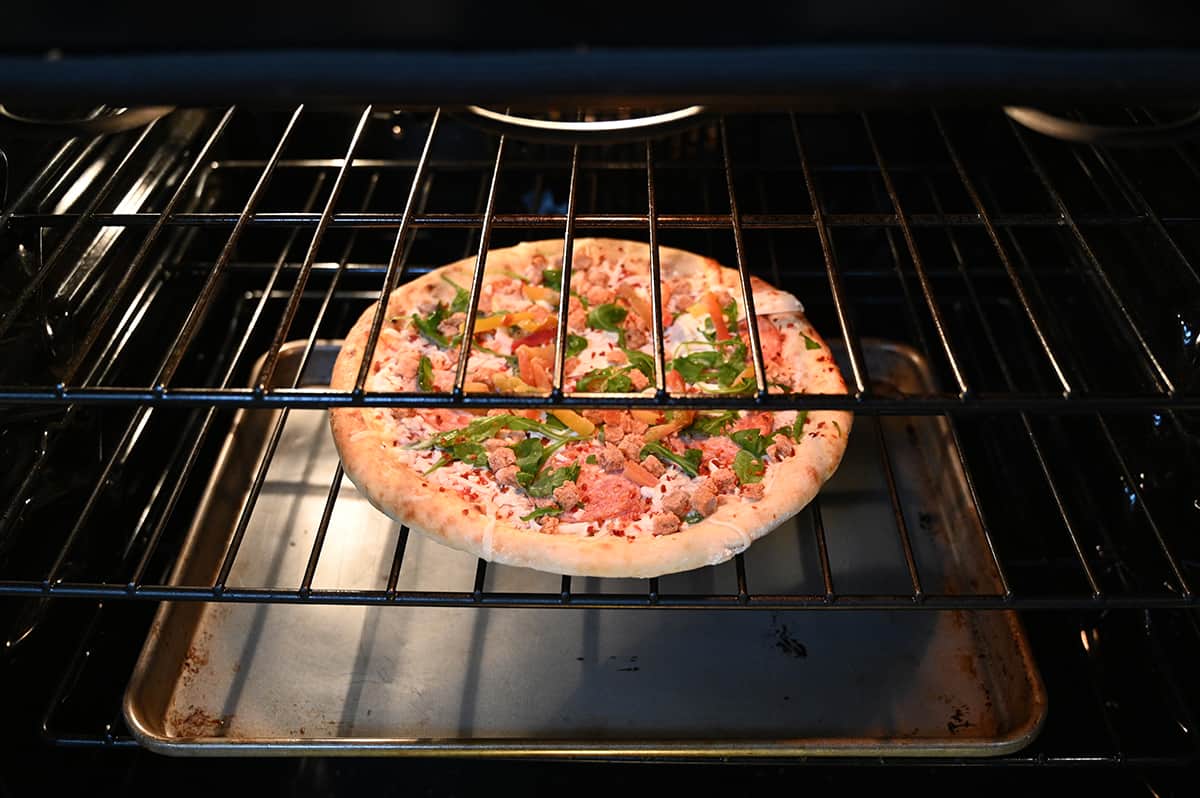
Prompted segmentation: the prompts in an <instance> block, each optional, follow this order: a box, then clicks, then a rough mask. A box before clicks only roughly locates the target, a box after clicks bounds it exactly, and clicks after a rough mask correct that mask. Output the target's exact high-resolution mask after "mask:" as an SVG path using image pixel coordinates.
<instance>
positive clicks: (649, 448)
mask: <svg viewBox="0 0 1200 798" xmlns="http://www.w3.org/2000/svg"><path fill="white" fill-rule="evenodd" d="M648 455H654V456H655V457H657V458H658V459H659V460H664V461H666V462H668V463H673V464H674V465H676V466H678V467H679V468H680V469H682V470H683V472H684V473H685V474H687V475H688V476H690V477H698V476H700V459H701V458H702V457H703V456H704V453H703V452H701V451H700V450H699V449H686V450H684V453H683V455H682V456H680V455H677V454H675V452H673V451H671V450H670V449H668V448H667V447H666V446H663V445H662V444H661V443H659V442H657V441H654V442H652V443H647V444H646V445H645V446H643V447H642V451H641V452H639V453H638V458H644V457H647V456H648Z"/></svg>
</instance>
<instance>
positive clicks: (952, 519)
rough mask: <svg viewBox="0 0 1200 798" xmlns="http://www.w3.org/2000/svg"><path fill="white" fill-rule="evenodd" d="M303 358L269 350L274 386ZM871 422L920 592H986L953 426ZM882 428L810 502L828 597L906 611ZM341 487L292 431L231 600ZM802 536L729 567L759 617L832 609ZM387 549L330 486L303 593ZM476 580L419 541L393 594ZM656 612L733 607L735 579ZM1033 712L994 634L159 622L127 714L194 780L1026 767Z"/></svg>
mask: <svg viewBox="0 0 1200 798" xmlns="http://www.w3.org/2000/svg"><path fill="white" fill-rule="evenodd" d="M337 349H338V347H337V345H336V344H335V343H331V344H322V345H320V346H319V347H318V348H317V350H316V351H315V352H314V354H313V357H312V358H311V362H310V364H309V367H308V369H307V372H306V374H305V375H304V379H303V383H304V384H306V385H320V384H322V383H323V382H324V381H325V380H326V379H327V378H328V375H329V373H330V369H331V366H332V363H333V359H334V357H335V356H336V354H337ZM300 351H301V349H300V346H299V345H289V346H287V347H286V348H285V349H284V351H283V358H282V359H281V367H280V369H279V371H278V374H279V375H280V376H279V379H290V377H291V374H294V370H295V368H296V367H297V365H298V360H299V354H300ZM864 354H865V356H866V359H867V363H868V367H869V370H870V373H871V375H872V377H873V378H874V379H876V380H877V381H881V382H883V383H891V384H892V385H895V386H896V387H898V388H900V389H902V390H904V391H919V390H922V389H928V388H930V387H931V386H930V379H929V376H928V372H927V370H926V368H925V366H924V364H923V362H922V361H921V359H920V358H919V357H918V356H917V355H916V354H915V353H914V352H913V351H911V350H909V349H907V348H904V347H901V346H897V345H892V344H887V343H882V342H871V343H869V345H868V346H867V347H866V350H865V353H864ZM289 372H291V373H290V374H289ZM881 387H886V386H881ZM277 412H278V411H256V410H247V411H242V412H241V413H240V414H239V417H238V419H237V421H236V423H235V425H234V428H233V430H232V431H231V433H230V436H229V439H228V441H227V442H226V446H225V449H224V451H223V453H222V456H221V459H220V461H219V463H218V465H217V468H216V469H215V471H214V473H213V475H212V480H211V482H210V484H209V488H208V491H207V493H206V496H205V498H204V500H203V503H202V506H201V508H200V510H199V513H198V515H197V518H196V521H195V524H194V525H193V527H192V529H191V530H190V532H189V536H188V540H187V542H186V544H185V548H184V550H183V552H182V554H181V556H180V560H179V563H178V565H177V568H176V570H175V573H174V575H173V577H172V582H173V583H174V584H211V583H212V580H213V578H214V576H215V574H216V570H217V568H218V565H219V562H220V557H221V555H222V553H223V551H224V547H225V544H226V543H227V542H228V540H229V536H230V534H231V533H232V531H233V528H234V525H235V523H236V520H237V514H238V511H239V509H240V507H241V505H242V501H243V499H244V498H245V495H246V492H247V490H248V488H249V485H250V482H251V478H252V474H253V469H254V467H255V466H256V464H257V462H258V460H259V457H260V455H261V453H262V450H263V447H264V445H265V442H266V438H267V435H268V434H269V429H270V427H271V424H272V423H273V422H274V420H275V419H276V418H277ZM881 423H882V424H883V430H884V434H885V437H886V440H887V443H888V447H889V449H890V453H891V457H892V462H893V467H894V470H895V476H896V480H897V487H898V489H899V491H900V494H901V498H902V500H903V505H904V508H905V513H906V521H907V523H908V529H909V532H910V534H911V535H912V539H913V545H914V549H915V554H916V559H917V564H918V567H919V570H920V575H921V578H922V580H923V583H924V585H925V588H926V590H928V591H931V592H955V591H961V592H965V591H968V590H969V591H971V592H979V591H987V590H989V589H994V590H996V591H997V592H998V591H999V587H998V586H996V585H995V577H994V575H993V574H992V572H991V570H990V566H989V562H990V561H989V559H988V554H987V551H986V548H985V542H984V540H983V536H982V532H981V529H980V526H979V521H978V518H977V517H976V516H975V515H974V513H973V511H972V509H971V503H970V500H969V497H968V495H967V493H966V490H967V488H966V483H965V480H964V478H963V474H962V472H961V469H960V467H959V464H958V462H957V459H956V457H955V454H954V451H953V449H952V448H951V447H952V446H953V443H952V441H951V439H950V437H949V434H948V431H947V429H946V427H945V422H944V420H942V419H938V418H898V417H884V418H883V419H882V420H881ZM873 424H874V421H873V420H872V419H869V418H865V417H864V418H860V419H859V421H858V425H857V427H856V429H855V431H854V432H853V434H852V435H851V437H850V445H849V448H848V450H847V453H846V457H845V460H844V462H843V464H842V466H841V468H840V470H839V471H838V472H837V474H836V475H835V476H834V477H833V479H832V480H830V482H829V483H828V485H827V486H826V487H825V489H824V490H823V491H822V493H821V509H822V514H823V518H824V523H825V528H826V532H827V536H828V550H829V558H830V564H831V566H832V572H833V574H834V578H835V580H836V588H837V590H838V592H839V593H843V594H846V593H855V592H872V593H881V592H901V593H902V592H907V591H909V590H910V589H911V585H910V582H909V576H908V571H907V569H906V566H905V562H904V556H903V553H902V551H901V548H900V543H899V537H898V535H897V533H896V528H895V519H894V516H893V513H892V509H891V504H890V500H889V498H888V492H887V485H886V482H885V478H884V474H883V471H882V467H881V461H880V457H879V451H878V442H877V440H876V436H875V434H874V429H873ZM336 465H337V453H336V451H335V449H334V446H333V442H332V440H331V438H330V435H329V431H328V423H327V416H326V414H325V412H323V411H306V410H292V411H291V413H290V415H289V417H288V420H287V423H286V425H285V427H284V432H283V438H282V440H281V442H280V445H279V449H278V452H277V454H276V456H275V458H274V460H273V462H272V464H271V467H270V470H269V472H268V475H267V480H266V483H265V485H264V487H263V490H262V494H261V496H260V497H259V500H258V503H257V506H256V508H255V511H254V515H253V518H252V521H251V523H250V525H249V527H248V529H247V531H246V535H245V539H244V541H243V544H242V547H241V550H240V553H239V555H238V558H237V561H236V565H235V567H234V569H233V571H232V573H231V576H230V579H229V585H230V586H237V587H264V588H266V587H295V586H296V585H298V584H299V583H300V579H301V577H302V575H303V573H304V569H305V565H306V562H307V558H308V554H309V551H310V548H311V545H312V542H313V537H314V534H315V530H316V526H317V523H318V520H319V519H320V517H321V511H322V508H323V506H324V502H325V499H326V495H327V491H328V487H329V480H330V478H331V477H332V474H333V472H334V469H335V467H336ZM810 512H811V510H807V511H805V512H803V513H801V514H800V515H799V516H798V517H797V518H796V519H794V520H793V521H791V522H789V523H787V524H785V525H784V526H783V527H781V528H779V529H777V530H776V531H775V532H773V533H772V534H770V535H768V536H767V537H766V538H764V539H762V540H760V541H758V542H757V543H755V544H754V545H753V546H752V547H751V548H750V550H749V551H748V552H747V553H746V555H745V564H746V571H747V574H748V576H749V588H750V591H751V592H752V593H786V592H798V593H820V592H822V591H823V583H822V579H821V572H820V565H819V560H818V556H817V551H816V545H815V538H814V535H813V531H812V518H811V516H810ZM398 534H399V527H398V525H396V524H395V523H393V522H391V521H389V519H387V518H386V517H384V516H383V515H382V514H380V513H378V512H377V511H375V510H374V509H373V508H371V507H370V506H369V505H368V504H367V503H366V501H365V500H364V499H362V498H361V497H360V496H359V495H358V493H357V492H356V490H355V488H354V486H353V485H352V484H351V483H350V482H349V481H348V480H345V481H344V482H343V485H342V487H341V494H340V497H339V499H338V501H337V504H336V506H335V510H334V512H333V516H332V519H331V522H330V526H329V531H328V536H327V538H326V541H325V545H324V550H323V554H322V556H321V560H320V564H319V567H318V568H317V571H316V575H315V579H314V582H313V587H314V588H377V589H382V588H383V587H384V586H385V585H386V582H387V577H388V568H389V566H390V561H391V553H392V550H393V548H394V546H395V543H396V539H397V536H398ZM474 573H475V559H474V558H473V557H471V556H469V555H467V554H464V553H461V552H457V551H454V550H451V549H449V548H446V547H444V546H441V545H439V544H436V543H433V542H431V541H429V540H426V539H425V538H423V537H421V536H419V535H415V534H414V535H412V536H410V538H409V541H408V547H407V550H406V554H405V558H404V567H403V569H402V571H401V573H400V581H399V584H398V587H399V588H400V589H401V590H405V589H413V590H452V591H462V590H469V589H470V586H471V584H472V582H473V579H474ZM485 587H486V589H489V590H502V591H514V592H523V591H528V592H556V591H557V590H558V589H559V578H558V577H557V576H554V575H551V574H543V573H539V572H536V571H530V570H526V569H521V568H511V567H507V566H499V565H495V566H492V567H489V568H488V571H487V585H486V586H485ZM572 587H573V589H574V590H576V591H579V592H584V591H587V592H594V591H604V592H634V591H643V590H645V582H642V581H638V580H619V579H588V578H576V579H574V580H573V583H572ZM660 590H661V591H662V592H663V593H691V592H694V593H714V592H725V593H732V592H735V590H736V575H735V571H734V566H733V564H732V563H726V564H724V565H721V566H717V567H710V568H703V569H700V570H696V571H692V572H689V573H685V574H676V575H672V576H668V577H663V578H662V580H661V582H660ZM1045 711H1046V703H1045V697H1044V693H1043V689H1042V685H1041V681H1040V677H1039V676H1038V674H1037V670H1036V668H1035V666H1034V663H1033V661H1032V659H1031V657H1030V653H1029V648H1028V644H1027V642H1026V640H1025V637H1024V634H1023V632H1022V630H1021V627H1020V624H1019V622H1018V620H1017V617H1016V615H1015V613H1011V612H1002V611H989V612H982V611H980V612H968V611H913V612H886V611H846V612H820V611H817V612H813V611H793V612H770V611H757V610H755V611H747V610H741V611H737V610H735V611H728V610H726V611H719V610H718V611H711V610H710V611H703V610H687V611H680V610H670V611H668V610H649V609H648V610H621V609H603V610H597V609H590V610H589V609H576V610H571V609H567V610H564V609H530V608H522V609H501V608H438V607H433V608H424V607H399V606H382V607H381V606H296V605H266V604H261V605H253V604H200V603H176V604H164V605H163V607H162V608H161V609H160V611H159V613H158V615H157V616H156V618H155V621H154V625H153V627H152V629H151V633H150V635H149V637H148V639H147V641H146V644H145V647H144V649H143V651H142V655H141V658H140V660H139V662H138V665H137V668H136V670H135V672H134V676H133V679H132V681H131V683H130V685H129V688H128V691H127V694H126V700H125V715H126V719H127V721H128V723H129V725H130V728H131V729H132V730H133V732H134V734H135V735H136V736H137V737H138V739H139V740H140V741H141V742H142V744H143V745H145V746H146V747H148V748H151V749H153V750H156V751H160V752H164V753H170V754H190V755H204V754H222V755H230V754H247V755H251V754H253V755H261V754H265V753H271V754H295V755H301V754H308V753H325V754H329V753H345V754H355V753H361V754H365V753H392V754H404V753H416V754H430V753H437V754H463V755H488V754H492V755H503V756H519V755H532V756H546V755H551V756H558V755H589V756H612V757H618V756H633V757H639V756H731V755H733V756H756V755H773V756H779V755H876V754H879V755H884V754H887V755H901V756H903V755H912V756H919V755H938V754H954V755H962V756H969V755H994V754H1001V753H1006V752H1010V751H1013V750H1016V749H1018V748H1020V747H1022V746H1024V745H1025V744H1027V743H1028V742H1030V741H1031V740H1032V739H1033V737H1034V736H1035V735H1036V734H1037V731H1038V730H1039V728H1040V726H1041V723H1042V720H1043V718H1044V715H1045Z"/></svg>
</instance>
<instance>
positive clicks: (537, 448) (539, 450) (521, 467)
mask: <svg viewBox="0 0 1200 798" xmlns="http://www.w3.org/2000/svg"><path fill="white" fill-rule="evenodd" d="M545 449H546V447H545V445H544V444H543V443H542V441H541V439H540V438H526V439H525V440H523V441H521V442H520V443H518V444H517V445H516V446H514V447H512V450H513V452H514V453H515V454H516V455H517V470H518V471H521V472H522V473H524V474H528V475H529V479H530V480H532V479H533V477H534V475H535V474H537V472H538V469H539V468H541V465H542V459H543V457H544V455H545ZM517 481H518V482H520V481H521V477H520V475H518V476H517Z"/></svg>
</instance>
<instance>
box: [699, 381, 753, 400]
mask: <svg viewBox="0 0 1200 798" xmlns="http://www.w3.org/2000/svg"><path fill="white" fill-rule="evenodd" d="M757 387H758V386H757V385H756V384H755V382H754V379H753V378H751V377H743V378H742V379H741V381H740V382H738V383H737V385H730V386H729V387H728V388H709V389H707V390H708V393H712V394H720V395H722V396H744V395H746V394H752V393H754V391H755V389H756V388H757Z"/></svg>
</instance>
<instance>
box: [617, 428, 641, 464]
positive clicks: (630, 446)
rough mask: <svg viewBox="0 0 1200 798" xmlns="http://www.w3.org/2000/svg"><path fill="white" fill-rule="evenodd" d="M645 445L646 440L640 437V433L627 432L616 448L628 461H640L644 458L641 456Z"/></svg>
mask: <svg viewBox="0 0 1200 798" xmlns="http://www.w3.org/2000/svg"><path fill="white" fill-rule="evenodd" d="M645 445H646V439H645V438H644V437H642V435H641V433H637V432H630V431H627V432H626V433H625V437H624V438H622V439H621V442H620V443H619V444H617V448H618V449H620V450H621V454H623V455H625V457H627V458H628V459H630V460H641V459H642V458H644V457H645V456H646V455H644V454H642V447H643V446H645Z"/></svg>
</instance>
